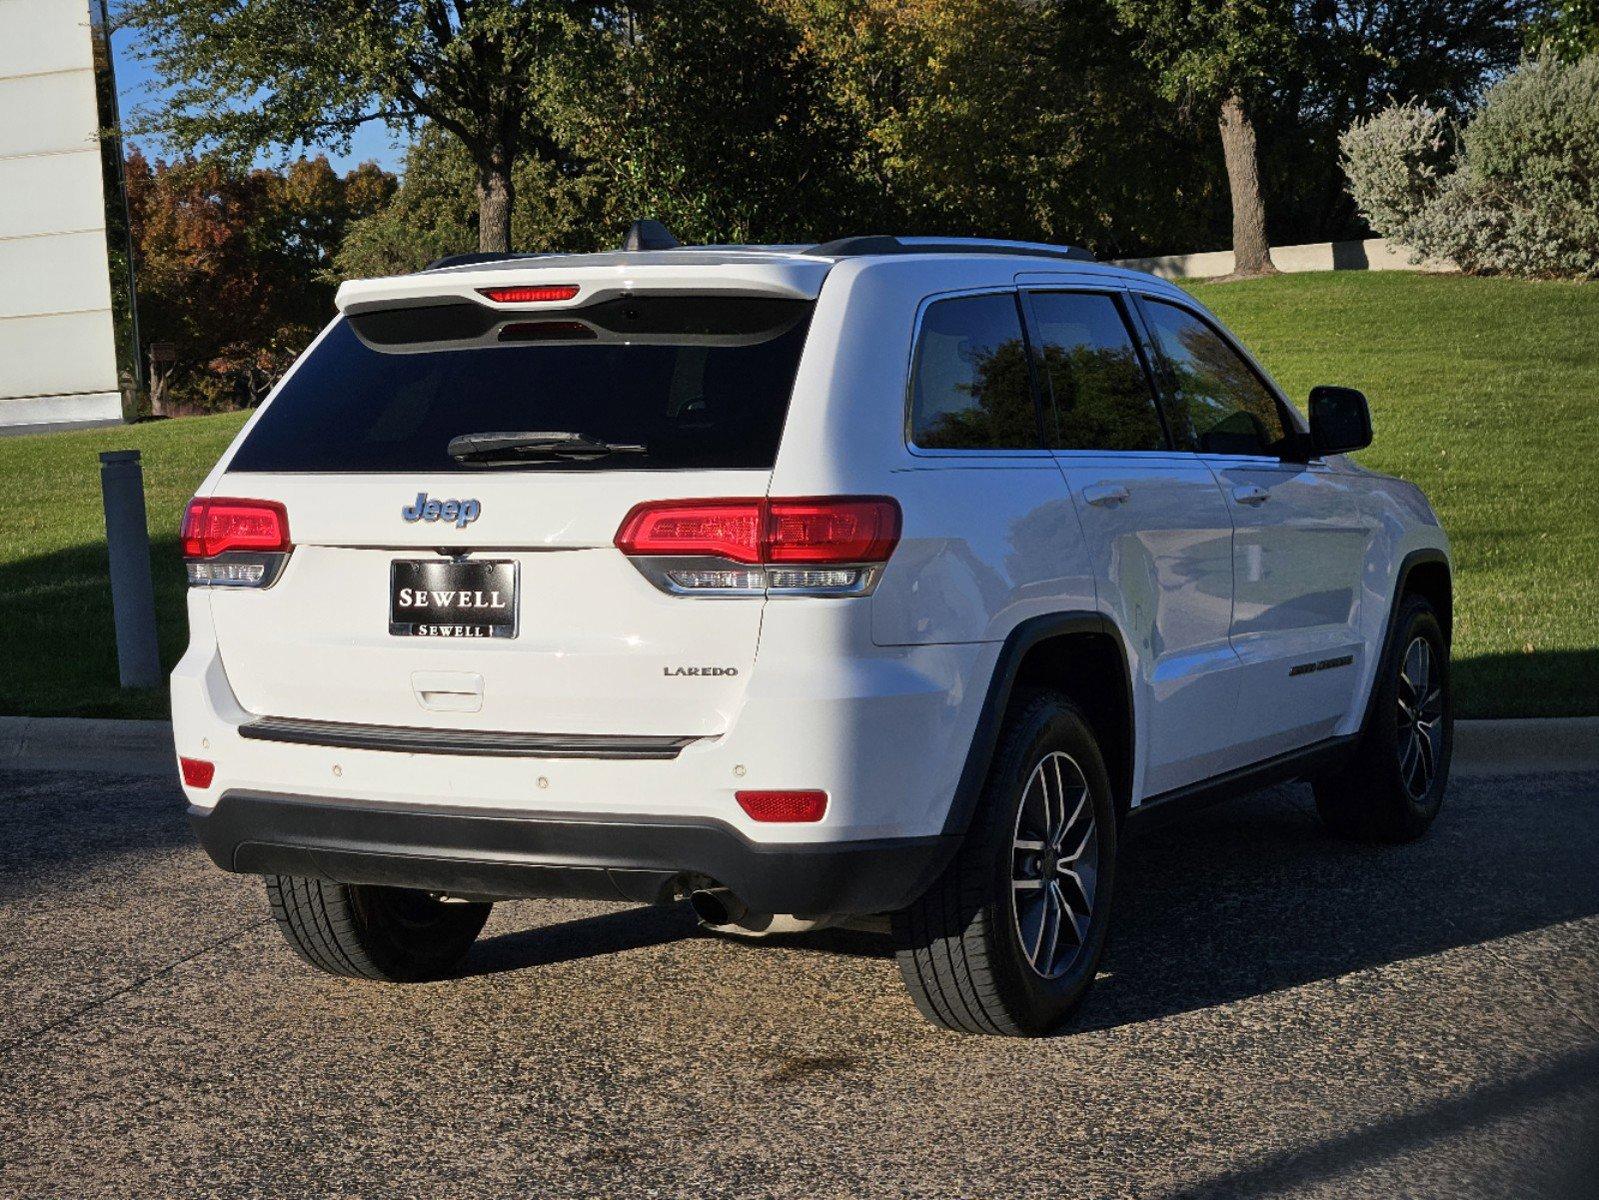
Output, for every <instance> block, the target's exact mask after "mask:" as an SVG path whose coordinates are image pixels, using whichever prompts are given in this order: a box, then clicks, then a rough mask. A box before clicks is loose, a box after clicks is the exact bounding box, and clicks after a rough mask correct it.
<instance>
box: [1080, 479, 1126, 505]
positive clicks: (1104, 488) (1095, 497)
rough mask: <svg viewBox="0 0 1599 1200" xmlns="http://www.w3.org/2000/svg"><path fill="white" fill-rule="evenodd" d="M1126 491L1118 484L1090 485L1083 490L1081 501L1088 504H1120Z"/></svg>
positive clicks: (1124, 498)
mask: <svg viewBox="0 0 1599 1200" xmlns="http://www.w3.org/2000/svg"><path fill="white" fill-rule="evenodd" d="M1127 497H1128V491H1127V489H1126V488H1124V487H1122V485H1121V484H1119V483H1091V484H1089V485H1088V486H1087V487H1085V488H1084V489H1083V499H1084V500H1086V501H1088V503H1090V504H1098V505H1106V504H1120V503H1121V502H1122V501H1123V500H1126V499H1127Z"/></svg>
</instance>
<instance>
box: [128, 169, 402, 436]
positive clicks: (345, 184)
mask: <svg viewBox="0 0 1599 1200" xmlns="http://www.w3.org/2000/svg"><path fill="white" fill-rule="evenodd" d="M127 181H128V208H129V217H130V228H131V230H132V234H133V246H134V259H135V263H136V265H137V269H138V273H139V318H140V333H141V335H142V336H143V338H144V339H145V342H146V345H147V346H148V345H149V344H151V343H155V342H162V343H167V344H170V345H171V346H172V347H173V350H174V352H175V354H174V359H173V361H171V362H162V363H160V364H152V371H151V381H150V386H151V402H152V410H153V411H154V412H156V413H157V414H158V415H159V414H160V413H161V412H162V411H163V408H164V407H165V402H166V401H167V399H168V398H169V397H170V398H171V399H173V400H181V401H182V402H184V403H185V404H187V405H190V406H194V407H204V408H231V407H237V406H239V405H241V404H248V403H253V402H254V401H256V400H259V399H260V398H261V396H262V395H263V394H264V392H265V391H266V389H267V388H268V387H269V386H270V385H271V383H272V382H273V380H275V379H276V378H277V376H278V375H279V374H281V373H282V371H283V369H284V368H285V367H286V366H287V365H288V363H289V362H290V361H291V360H292V359H293V357H294V356H295V355H296V354H297V353H299V351H300V350H301V349H302V348H303V347H304V346H305V344H306V343H307V342H308V341H309V340H310V339H311V337H312V335H313V334H314V333H315V331H316V329H317V327H318V326H319V325H321V324H322V323H324V322H325V321H326V319H327V316H328V313H329V311H330V310H331V307H332V300H333V286H332V284H331V283H329V282H327V281H326V277H327V275H328V273H329V270H330V268H331V266H332V262H333V255H334V252H335V250H336V249H337V247H338V245H339V243H340V242H341V241H342V240H343V238H344V232H345V228H346V226H347V225H348V224H349V222H350V221H351V220H352V219H354V218H356V217H360V216H364V215H367V214H369V213H371V212H372V211H374V210H375V209H377V208H378V207H380V206H381V205H383V204H384V203H386V202H387V200H388V199H389V197H390V195H391V194H392V193H393V190H394V177H393V176H392V175H389V174H387V173H385V172H383V171H381V170H379V169H378V168H377V167H376V166H374V165H372V164H371V163H367V164H363V165H362V166H360V167H358V168H356V169H355V170H354V171H352V172H350V173H349V174H348V175H346V176H345V177H344V178H342V179H341V178H339V176H337V175H336V174H335V173H334V172H333V169H332V168H331V167H329V166H328V162H327V159H325V158H317V159H314V160H307V159H300V160H299V161H297V162H294V163H291V164H290V165H289V166H288V167H287V168H285V169H284V170H282V171H268V170H263V169H256V170H252V171H243V170H239V169H238V168H236V167H234V166H233V165H231V164H230V163H228V162H227V161H226V160H222V159H215V158H213V159H196V158H192V157H191V158H185V159H181V160H179V161H177V162H174V163H170V164H169V163H165V162H161V161H156V162H155V163H151V162H150V161H149V160H147V159H146V158H145V157H144V155H143V154H141V153H140V152H139V151H138V150H137V149H135V150H133V151H132V152H131V153H130V154H129V155H128V159H127Z"/></svg>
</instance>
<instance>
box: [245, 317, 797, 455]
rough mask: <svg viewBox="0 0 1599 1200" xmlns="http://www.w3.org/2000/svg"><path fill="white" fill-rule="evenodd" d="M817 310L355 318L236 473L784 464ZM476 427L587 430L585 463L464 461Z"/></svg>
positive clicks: (293, 383)
mask: <svg viewBox="0 0 1599 1200" xmlns="http://www.w3.org/2000/svg"><path fill="white" fill-rule="evenodd" d="M813 307H814V305H813V304H812V302H810V301H804V300H783V299H765V298H750V297H695V296H679V297H622V298H619V299H616V300H611V301H606V302H604V303H602V304H597V305H586V306H584V307H582V308H577V309H563V310H561V311H560V312H559V313H551V314H549V315H545V314H541V313H528V312H526V311H522V312H518V313H515V314H508V313H503V312H497V311H495V310H493V309H489V308H487V307H485V306H483V305H479V304H474V303H470V302H467V303H451V304H445V305H436V306H430V307H425V308H407V309H395V310H390V311H385V312H375V313H368V314H358V315H356V316H353V317H349V318H345V319H342V320H340V321H339V322H338V324H337V325H335V326H334V328H333V329H331V330H330V331H329V332H328V334H327V336H326V337H324V338H323V339H322V341H321V342H320V343H319V344H318V345H317V347H316V349H315V350H313V351H312V352H311V354H310V355H309V356H308V357H307V358H306V359H305V361H303V362H302V363H301V364H300V365H299V367H298V369H296V371H295V372H294V374H293V375H292V376H290V378H289V379H288V381H287V382H286V383H285V384H284V386H283V388H282V390H281V391H280V392H279V393H278V394H277V396H276V397H275V398H274V399H273V400H272V402H271V403H270V404H269V405H268V406H267V408H266V410H265V411H264V412H262V414H261V416H260V419H259V420H258V421H257V422H256V424H255V427H254V428H253V429H252V430H251V431H250V434H249V436H248V437H246V438H245V441H244V444H243V445H241V446H240V447H239V451H238V453H237V454H236V455H235V456H234V458H233V461H232V462H231V464H230V465H229V470H232V471H330V472H383V471H481V470H520V469H526V470H538V471H603V470H631V471H637V470H681V469H693V468H699V469H711V468H767V467H770V466H771V465H772V464H773V462H774V461H775V459H776V456H777V443H778V439H779V438H780V437H781V435H782V432H783V422H784V419H785V417H786V416H787V413H788V402H789V393H790V392H791V391H792V390H793V386H794V377H795V374H796V372H797V370H798V367H799V359H800V352H801V350H802V349H803V348H804V345H805V334H806V330H807V328H808V327H809V324H810V316H811V311H812V308H813ZM473 433H541V434H543V433H549V434H562V435H564V434H575V435H580V436H581V438H582V439H584V441H585V442H586V443H603V444H610V445H614V446H617V447H619V448H620V449H619V450H618V451H617V452H616V453H603V452H601V453H594V452H593V451H592V449H591V448H586V452H585V454H584V455H582V456H576V455H569V454H559V455H555V454H535V455H531V456H514V457H513V456H508V457H507V458H506V459H505V460H503V461H501V460H496V461H494V462H492V463H491V464H484V463H482V462H477V463H471V462H462V461H457V460H456V459H454V458H452V457H451V456H450V453H449V450H448V447H449V444H450V441H451V439H452V438H456V437H460V436H462V435H465V434H473Z"/></svg>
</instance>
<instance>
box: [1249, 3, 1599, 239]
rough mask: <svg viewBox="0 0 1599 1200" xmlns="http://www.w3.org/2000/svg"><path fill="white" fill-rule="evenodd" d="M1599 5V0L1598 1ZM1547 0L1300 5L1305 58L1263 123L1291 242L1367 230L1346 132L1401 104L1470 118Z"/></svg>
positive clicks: (1266, 164)
mask: <svg viewBox="0 0 1599 1200" xmlns="http://www.w3.org/2000/svg"><path fill="white" fill-rule="evenodd" d="M1595 2H1599V0H1595ZM1544 7H1545V4H1544V0H1408V2H1407V3H1403V4H1398V3H1394V2H1393V0H1298V4H1297V16H1296V22H1297V27H1298V38H1299V47H1300V53H1299V54H1298V56H1297V58H1296V60H1295V62H1294V64H1293V65H1292V68H1291V69H1290V70H1289V71H1287V72H1285V73H1284V74H1283V75H1282V76H1281V88H1280V93H1279V95H1278V97H1277V98H1276V102H1275V103H1274V104H1273V105H1272V107H1271V111H1270V112H1269V113H1267V114H1264V115H1265V118H1266V119H1265V121H1264V122H1263V123H1262V126H1261V139H1262V144H1263V145H1264V146H1265V147H1266V150H1265V153H1264V155H1263V159H1264V161H1263V163H1262V176H1263V178H1264V180H1265V187H1266V190H1267V192H1268V194H1269V195H1270V196H1271V197H1272V201H1273V204H1274V206H1275V213H1276V214H1278V219H1276V220H1274V221H1273V228H1274V229H1275V231H1276V232H1277V233H1278V235H1279V236H1280V237H1283V238H1285V239H1286V240H1288V241H1319V240H1324V239H1327V238H1344V237H1357V236H1365V234H1366V231H1365V230H1363V229H1362V228H1361V227H1360V223H1359V221H1358V218H1357V217H1356V214H1355V212H1354V208H1353V205H1352V204H1351V202H1350V198H1349V193H1348V191H1347V189H1346V187H1345V179H1344V176H1343V173H1342V172H1341V171H1340V170H1339V168H1338V139H1339V137H1340V135H1341V134H1342V133H1343V132H1344V131H1345V130H1346V129H1348V128H1349V127H1350V125H1351V124H1353V123H1354V122H1356V121H1362V120H1365V119H1367V118H1369V117H1371V116H1373V115H1374V114H1376V113H1377V112H1379V111H1381V110H1382V109H1383V108H1384V107H1385V106H1386V105H1388V104H1390V103H1392V102H1393V101H1394V100H1395V99H1399V100H1408V99H1414V100H1417V101H1419V102H1420V103H1421V104H1423V105H1425V106H1426V107H1428V108H1434V109H1442V110H1444V111H1445V112H1446V113H1447V115H1448V116H1449V117H1450V118H1451V119H1453V120H1455V121H1460V120H1463V119H1465V117H1466V116H1467V115H1468V114H1469V113H1470V111H1471V109H1472V107H1473V106H1474V105H1475V104H1477V103H1478V102H1479V101H1480V100H1481V98H1482V94H1483V89H1484V88H1485V87H1486V86H1487V85H1488V84H1490V83H1492V82H1493V81H1494V80H1495V79H1497V78H1500V77H1502V76H1503V75H1504V74H1505V73H1507V72H1508V71H1510V70H1512V69H1513V68H1514V67H1515V66H1516V63H1517V62H1518V61H1519V59H1520V57H1521V53H1522V47H1523V45H1524V43H1525V42H1526V40H1527V38H1528V22H1529V21H1530V20H1531V19H1532V18H1533V17H1535V16H1536V14H1537V13H1538V12H1539V11H1540V10H1541V9H1542V8H1544Z"/></svg>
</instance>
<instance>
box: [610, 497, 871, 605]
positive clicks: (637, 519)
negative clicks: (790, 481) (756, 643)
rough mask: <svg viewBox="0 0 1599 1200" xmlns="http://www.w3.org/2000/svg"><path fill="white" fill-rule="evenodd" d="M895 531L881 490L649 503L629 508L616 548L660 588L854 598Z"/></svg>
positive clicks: (867, 584)
mask: <svg viewBox="0 0 1599 1200" xmlns="http://www.w3.org/2000/svg"><path fill="white" fill-rule="evenodd" d="M899 530H900V510H899V505H898V504H897V503H895V502H894V501H893V500H892V499H889V498H888V497H886V496H815V497H800V498H782V499H764V498H758V499H734V500H652V501H649V502H647V503H644V504H639V505H636V506H634V508H633V510H632V511H631V512H629V513H628V514H627V517H626V518H625V519H624V520H623V521H622V525H621V528H620V529H618V530H617V532H616V546H617V548H618V549H619V550H621V551H622V553H624V554H626V555H627V556H628V557H629V558H631V559H632V560H633V562H634V565H636V566H637V567H638V568H639V570H640V571H642V572H643V573H644V574H645V575H646V576H647V577H648V578H649V579H650V581H651V582H653V583H654V584H655V585H656V586H657V587H659V588H661V589H662V590H663V591H668V592H675V593H681V594H701V595H704V594H719V595H756V594H761V593H767V592H771V593H778V594H784V595H818V596H860V595H865V594H867V593H869V592H870V591H871V589H872V588H873V587H874V586H875V585H876V582H877V579H878V577H879V575H880V574H881V568H882V565H883V564H884V563H885V562H887V561H888V558H889V555H891V554H892V553H893V552H894V547H895V545H896V544H898V542H899Z"/></svg>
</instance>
